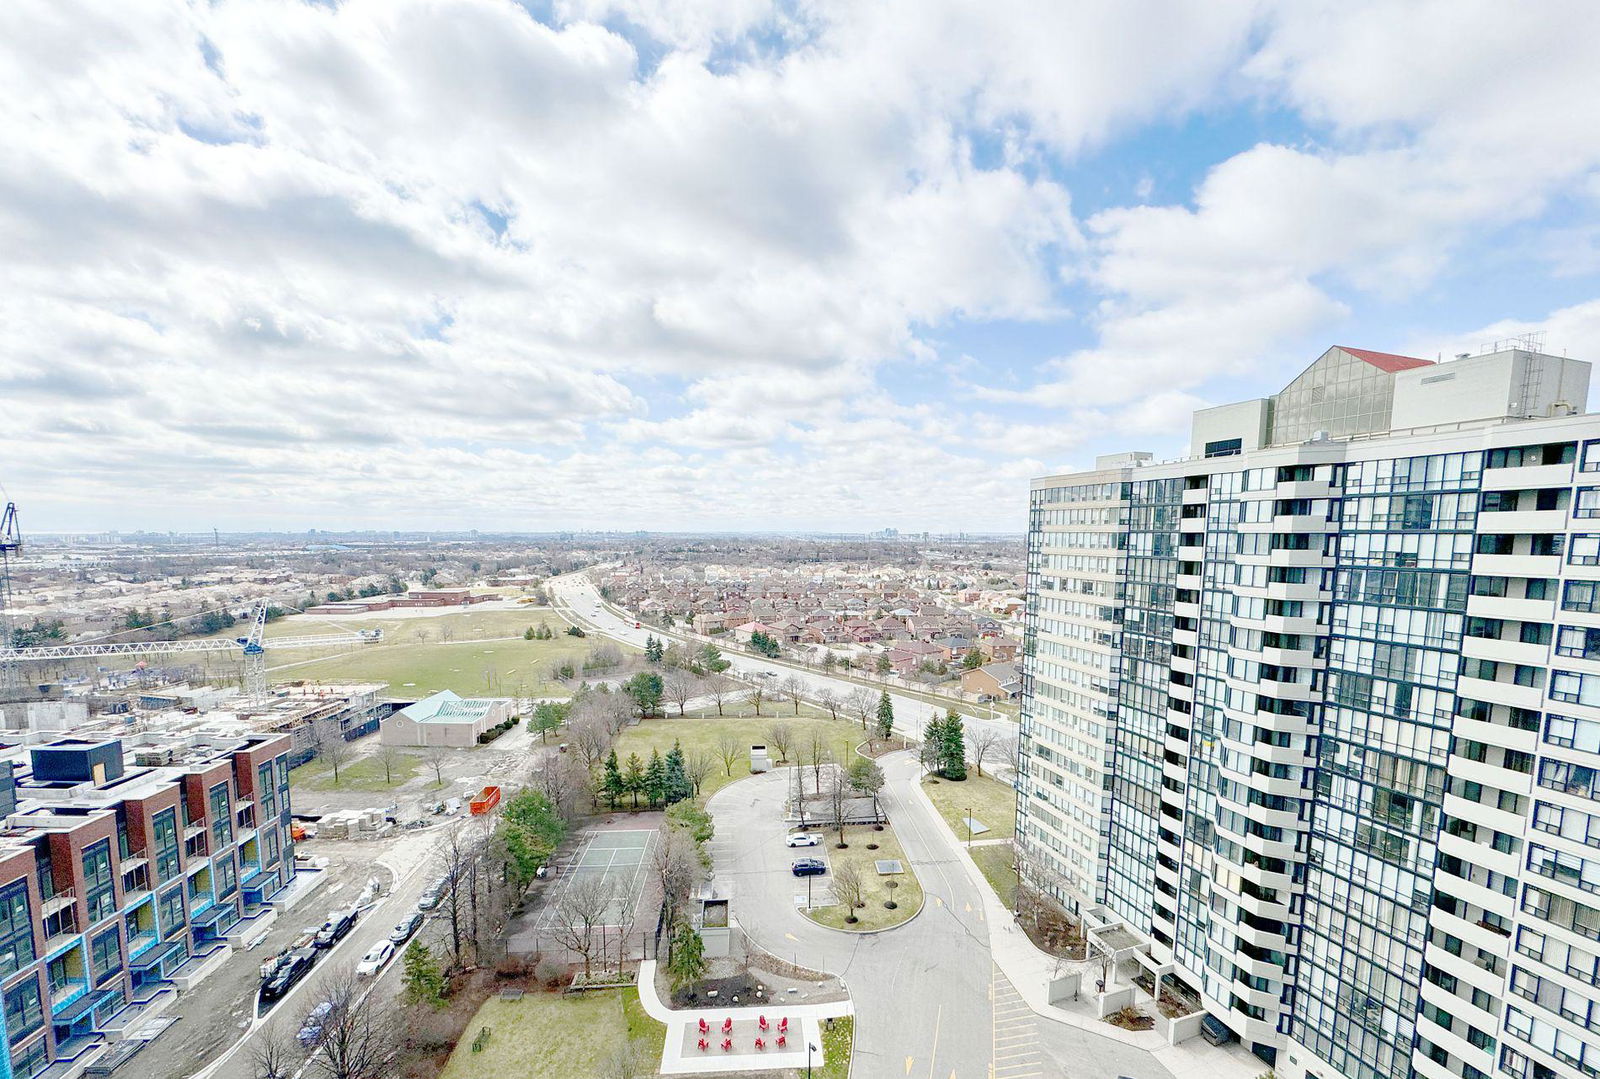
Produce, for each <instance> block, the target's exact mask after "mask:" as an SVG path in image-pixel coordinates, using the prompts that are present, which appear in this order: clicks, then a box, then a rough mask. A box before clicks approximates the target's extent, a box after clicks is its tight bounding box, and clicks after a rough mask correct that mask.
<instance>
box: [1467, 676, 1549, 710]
mask: <svg viewBox="0 0 1600 1079" xmlns="http://www.w3.org/2000/svg"><path fill="white" fill-rule="evenodd" d="M1456 693H1457V695H1459V696H1462V697H1470V698H1472V699H1473V700H1475V701H1488V702H1489V703H1490V704H1505V705H1510V706H1511V707H1512V708H1532V709H1535V710H1537V709H1538V708H1539V706H1540V704H1541V702H1543V700H1544V690H1542V689H1540V688H1539V687H1538V686H1519V685H1517V684H1516V683H1515V682H1491V681H1489V680H1488V679H1485V678H1462V679H1461V680H1460V681H1458V682H1457V683H1456Z"/></svg>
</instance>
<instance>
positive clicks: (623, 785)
mask: <svg viewBox="0 0 1600 1079" xmlns="http://www.w3.org/2000/svg"><path fill="white" fill-rule="evenodd" d="M600 791H601V793H603V794H604V795H605V796H606V801H607V802H610V803H611V808H612V809H615V808H617V802H618V800H620V799H621V798H622V796H623V795H624V794H627V793H628V784H627V781H625V780H624V779H623V778H622V768H621V766H620V765H618V764H617V751H616V750H614V749H613V750H612V751H611V754H610V755H609V756H608V757H606V770H605V775H604V776H603V777H602V778H601V780H600Z"/></svg>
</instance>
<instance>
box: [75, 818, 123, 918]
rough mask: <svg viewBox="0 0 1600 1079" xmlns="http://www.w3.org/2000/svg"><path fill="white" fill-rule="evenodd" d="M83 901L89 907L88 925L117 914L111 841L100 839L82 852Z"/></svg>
mask: <svg viewBox="0 0 1600 1079" xmlns="http://www.w3.org/2000/svg"><path fill="white" fill-rule="evenodd" d="M83 883H84V899H85V901H86V902H87V903H88V906H89V924H91V925H93V924H94V923H95V922H98V921H100V920H101V919H102V918H109V917H111V915H113V914H115V913H116V912H117V899H116V894H115V890H114V887H113V885H112V878H111V840H109V839H102V840H101V841H100V842H98V843H95V844H93V845H92V846H88V847H85V848H84V850H83Z"/></svg>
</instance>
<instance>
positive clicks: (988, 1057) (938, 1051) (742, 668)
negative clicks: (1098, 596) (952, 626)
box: [548, 575, 1170, 1079]
mask: <svg viewBox="0 0 1600 1079" xmlns="http://www.w3.org/2000/svg"><path fill="white" fill-rule="evenodd" d="M548 587H550V589H551V591H552V593H553V594H554V595H555V597H556V599H557V601H558V607H564V608H565V610H563V613H564V614H567V615H568V616H569V617H571V618H573V619H574V620H577V621H581V622H583V623H584V624H585V625H587V626H590V627H593V628H594V629H595V630H596V631H598V632H600V633H602V634H604V635H606V636H609V637H613V638H615V639H617V640H621V641H624V642H626V643H629V644H634V645H638V646H641V647H642V646H643V644H644V639H645V636H646V634H648V633H654V632H655V631H654V629H650V630H646V629H642V628H641V629H634V628H633V623H632V622H631V621H628V620H624V619H623V618H622V617H620V616H619V615H617V614H616V613H615V612H614V611H612V610H611V609H609V608H608V607H606V606H605V605H604V604H603V603H601V602H600V597H599V594H598V593H597V592H596V591H595V589H594V586H593V585H592V584H591V583H590V582H589V581H588V580H586V579H584V578H582V577H580V576H576V575H573V576H567V577H559V578H554V579H552V580H551V581H550V582H549V584H548ZM725 658H727V659H728V660H729V661H730V662H731V663H732V664H733V671H734V672H736V673H738V674H740V675H741V676H744V677H752V676H756V673H757V672H759V671H773V672H777V673H778V674H779V675H780V676H787V675H790V674H794V675H796V676H797V677H799V678H800V679H801V680H802V681H803V682H804V683H805V685H806V687H807V690H808V692H810V693H818V692H821V691H822V690H831V691H832V692H835V693H846V692H849V691H851V690H853V689H855V688H857V687H856V684H855V683H852V682H849V681H846V680H843V679H838V678H831V677H829V676H827V675H823V674H816V673H812V672H809V671H797V670H795V669H794V668H792V667H789V666H786V665H782V664H776V663H769V662H767V661H765V660H761V659H756V658H752V657H749V656H744V655H737V654H734V655H727V656H726V657H725ZM889 696H890V699H891V700H892V701H893V702H894V706H895V714H896V716H897V717H900V718H901V720H902V722H904V720H905V718H906V717H918V719H917V721H916V722H917V725H918V726H920V725H921V718H922V717H926V716H927V715H928V714H929V713H930V712H931V711H932V709H931V707H930V706H929V705H928V704H926V703H924V702H921V701H917V700H913V699H911V698H909V697H905V696H901V695H897V694H894V693H890V695H889ZM967 723H969V724H972V723H977V724H983V725H991V726H993V727H994V728H995V729H996V730H997V731H999V732H1000V733H1002V734H1005V735H1013V734H1015V733H1016V730H1017V727H1016V724H1015V723H1014V722H1011V721H1010V720H1003V719H1002V720H990V719H986V718H983V717H972V716H968V717H967ZM880 763H882V765H883V767H884V773H885V777H886V779H887V783H886V785H885V788H884V792H883V795H882V797H881V801H882V804H883V807H884V809H885V811H886V812H887V814H888V816H889V820H890V823H891V824H892V826H893V827H894V830H895V834H896V836H898V838H899V840H900V844H901V846H902V848H903V849H904V850H905V853H906V859H907V860H908V861H909V862H910V863H911V867H912V868H913V869H914V870H915V872H916V874H917V879H918V880H919V881H920V882H921V884H922V889H923V895H924V897H925V898H924V907H923V910H922V912H921V913H920V914H919V915H917V917H915V918H913V919H912V920H911V921H910V922H907V923H906V924H904V925H902V926H900V927H898V928H895V929H891V930H888V931H886V932H882V933H876V934H853V933H851V934H847V933H844V932H842V931H839V930H832V929H828V928H825V927H823V926H820V925H817V924H816V923H814V922H812V921H810V920H809V919H807V918H806V917H805V915H804V914H803V913H801V911H800V910H798V909H797V908H796V905H795V900H796V897H797V896H803V895H804V886H803V885H800V884H799V883H798V881H797V879H796V878H795V877H794V876H792V875H791V874H790V873H789V870H788V867H789V863H790V862H791V861H792V860H793V857H794V855H795V854H796V852H795V851H791V850H789V848H787V847H786V846H784V843H783V835H784V833H785V832H786V830H787V828H786V826H785V824H784V822H783V813H782V802H783V795H784V790H785V787H786V779H785V776H786V774H787V773H786V771H775V772H770V773H767V774H765V775H759V776H752V777H751V778H749V779H743V780H740V781H739V782H737V783H732V784H729V785H728V786H726V787H724V788H722V790H720V791H718V792H717V793H716V794H714V795H712V797H711V799H710V800H709V802H708V803H707V806H708V808H709V809H710V811H711V813H712V815H713V816H714V818H715V820H716V825H717V828H716V836H715V838H714V839H713V840H712V853H713V857H714V858H715V864H716V870H715V872H716V874H717V876H718V878H720V879H723V880H726V881H727V882H728V883H729V884H731V885H732V886H733V888H734V896H733V908H734V914H735V917H736V918H737V919H738V920H739V923H740V925H741V927H742V928H743V929H744V930H745V932H746V933H748V934H749V936H750V937H751V938H752V939H753V940H754V941H755V942H756V943H757V944H759V945H760V946H761V947H763V948H765V949H766V950H767V951H769V952H772V953H773V954H774V955H777V956H778V957H779V958H780V959H788V960H790V961H792V962H795V963H797V964H798V965H800V966H804V967H810V968H813V969H820V970H824V971H827V972H829V973H833V974H837V975H839V976H841V977H843V978H844V980H845V982H846V984H847V985H848V986H849V987H850V993H851V999H852V1000H853V1001H854V1002H855V1006H856V1016H857V1019H856V1042H855V1059H854V1064H853V1067H852V1075H853V1076H854V1077H855V1079H1054V1077H1070V1079H1116V1077H1119V1076H1128V1077H1132V1079H1170V1073H1168V1072H1167V1070H1166V1069H1165V1068H1164V1067H1162V1065H1161V1064H1160V1063H1159V1062H1158V1061H1157V1060H1156V1059H1155V1058H1154V1057H1153V1056H1151V1055H1150V1054H1149V1053H1147V1052H1145V1051H1144V1050H1141V1049H1135V1048H1131V1047H1129V1046H1127V1045H1124V1044H1122V1043H1121V1042H1118V1041H1115V1040H1113V1039H1111V1038H1107V1037H1102V1036H1101V1035H1099V1034H1097V1033H1095V1032H1094V1031H1092V1030H1080V1029H1078V1028H1076V1027H1072V1026H1066V1025H1063V1024H1059V1023H1056V1022H1054V1021H1051V1020H1046V1019H1040V1018H1038V1017H1036V1016H1034V1015H1033V1013H1032V1012H1031V1010H1029V1009H1028V1007H1027V1006H1026V1004H1024V1003H1023V1002H1022V1001H1021V999H1020V998H1019V997H1018V996H1017V994H1016V991H1015V989H1014V987H1012V986H1011V984H1010V982H1008V981H1007V980H1006V978H1005V977H1004V975H1003V974H1001V973H1000V972H999V970H998V969H997V968H996V967H995V965H994V962H993V960H992V959H991V957H990V953H989V928H990V927H989V926H988V924H987V923H986V921H985V918H984V915H983V904H982V903H981V902H980V901H979V898H980V897H979V893H978V891H977V885H976V884H974V883H973V882H972V879H971V878H970V877H969V876H968V875H967V874H966V872H965V871H964V870H963V868H962V866H961V864H960V861H959V856H958V854H957V846H958V840H957V839H956V838H955V836H954V835H952V834H951V833H950V831H949V829H948V828H946V827H945V825H944V823H943V822H942V821H941V820H939V819H938V817H937V816H936V815H935V814H934V813H933V812H932V810H931V809H930V808H929V807H928V805H927V804H926V803H925V802H924V801H923V799H922V798H921V796H920V795H919V794H918V792H917V789H916V788H917V786H918V784H919V783H920V781H921V767H920V765H918V763H917V762H916V760H915V759H914V757H913V756H912V755H911V754H909V753H896V754H891V755H890V756H887V757H884V758H882V760H881V762H880ZM820 853H822V854H824V855H825V854H826V851H823V852H820Z"/></svg>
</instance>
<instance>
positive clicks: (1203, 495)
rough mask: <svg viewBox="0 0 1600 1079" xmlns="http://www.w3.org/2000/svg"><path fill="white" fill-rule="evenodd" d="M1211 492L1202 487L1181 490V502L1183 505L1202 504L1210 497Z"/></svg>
mask: <svg viewBox="0 0 1600 1079" xmlns="http://www.w3.org/2000/svg"><path fill="white" fill-rule="evenodd" d="M1210 495H1211V492H1210V491H1209V490H1207V489H1206V488H1204V487H1195V488H1193V489H1192V490H1188V489H1186V490H1185V491H1184V492H1183V498H1182V502H1183V504H1184V505H1185V506H1203V505H1205V504H1206V502H1207V501H1208V500H1209V499H1210Z"/></svg>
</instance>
